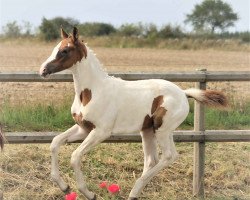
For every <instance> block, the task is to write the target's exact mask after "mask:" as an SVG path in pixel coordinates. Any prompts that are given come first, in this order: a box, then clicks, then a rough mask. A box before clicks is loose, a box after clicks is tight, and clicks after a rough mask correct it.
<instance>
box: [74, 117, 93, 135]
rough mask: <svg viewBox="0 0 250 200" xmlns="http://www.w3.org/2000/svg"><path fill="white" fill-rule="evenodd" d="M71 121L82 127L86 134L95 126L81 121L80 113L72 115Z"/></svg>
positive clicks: (86, 121) (83, 120) (89, 122)
mask: <svg viewBox="0 0 250 200" xmlns="http://www.w3.org/2000/svg"><path fill="white" fill-rule="evenodd" d="M72 116H73V119H74V120H75V122H76V123H77V124H78V125H79V126H80V127H82V128H83V129H84V130H85V131H86V132H87V133H90V132H91V131H92V130H93V129H95V125H94V124H93V123H92V122H91V121H88V120H85V119H83V116H82V113H80V114H76V113H73V115H72Z"/></svg>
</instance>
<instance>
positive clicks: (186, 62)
mask: <svg viewBox="0 0 250 200" xmlns="http://www.w3.org/2000/svg"><path fill="white" fill-rule="evenodd" d="M54 46H55V45H54V44H53V45H52V44H45V43H34V42H33V43H24V44H11V43H2V44H0V72H7V71H8V72H16V71H38V70H39V66H40V65H41V63H42V62H43V61H44V60H46V59H47V57H48V56H49V55H50V53H51V51H52V49H53V47H54ZM93 50H94V52H95V53H96V54H97V57H98V58H99V59H100V61H101V62H102V63H103V65H104V66H105V68H106V69H107V70H108V71H122V72H123V71H124V72H127V71H140V72H144V71H148V72H150V71H152V72H154V71H155V72H156V71H157V72H159V71H162V72H168V71H195V70H196V69H198V68H206V69H207V70H208V71H247V70H249V69H250V52H247V51H242V52H241V51H235V52H234V51H218V50H196V51H194V50H168V49H144V48H134V49H127V48H126V49H120V48H102V47H95V48H93ZM180 85H181V86H184V87H185V84H180ZM191 86H192V85H191ZM188 87H190V84H189V85H188ZM210 87H216V88H221V89H223V90H227V92H228V90H233V91H234V92H237V91H238V92H239V94H240V95H242V91H244V94H245V92H247V91H249V88H250V84H249V83H246V82H242V83H226V85H225V84H221V83H218V84H216V85H214V84H210ZM0 91H1V96H0V103H3V102H6V101H7V102H9V103H18V104H20V103H21V104H24V103H31V102H32V103H33V102H39V103H40V102H49V103H51V102H54V101H55V99H57V100H58V99H59V100H60V101H63V100H64V99H65V96H72V95H73V86H72V83H1V84H0ZM247 94H249V92H247ZM237 95H238V94H237Z"/></svg>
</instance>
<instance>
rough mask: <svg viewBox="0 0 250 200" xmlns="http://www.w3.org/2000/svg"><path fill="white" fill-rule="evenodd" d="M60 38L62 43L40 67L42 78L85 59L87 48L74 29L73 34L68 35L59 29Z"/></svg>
mask: <svg viewBox="0 0 250 200" xmlns="http://www.w3.org/2000/svg"><path fill="white" fill-rule="evenodd" d="M61 38H62V41H61V42H60V43H59V44H58V45H57V46H56V47H55V48H54V50H53V52H52V54H51V56H50V57H49V58H48V59H47V60H46V61H45V62H44V63H43V64H42V65H41V68H40V75H41V76H42V77H47V76H49V75H50V74H53V73H56V72H60V71H63V70H65V69H69V68H71V67H72V66H73V65H75V64H76V63H77V62H80V61H81V60H82V59H83V58H85V59H86V58H87V48H86V46H85V45H84V44H83V42H82V41H80V40H79V35H78V29H77V28H76V27H74V28H73V33H72V34H70V35H69V34H67V33H66V32H65V31H64V30H63V28H61Z"/></svg>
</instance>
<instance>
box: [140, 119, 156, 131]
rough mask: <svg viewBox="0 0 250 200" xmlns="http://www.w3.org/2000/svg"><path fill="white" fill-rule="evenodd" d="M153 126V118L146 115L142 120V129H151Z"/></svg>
mask: <svg viewBox="0 0 250 200" xmlns="http://www.w3.org/2000/svg"><path fill="white" fill-rule="evenodd" d="M153 127H154V121H153V118H152V117H150V116H149V115H146V116H145V118H144V121H143V125H142V131H145V130H148V129H152V128H153Z"/></svg>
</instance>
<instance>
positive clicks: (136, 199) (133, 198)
mask: <svg viewBox="0 0 250 200" xmlns="http://www.w3.org/2000/svg"><path fill="white" fill-rule="evenodd" d="M128 200H138V198H137V197H129V198H128Z"/></svg>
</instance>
